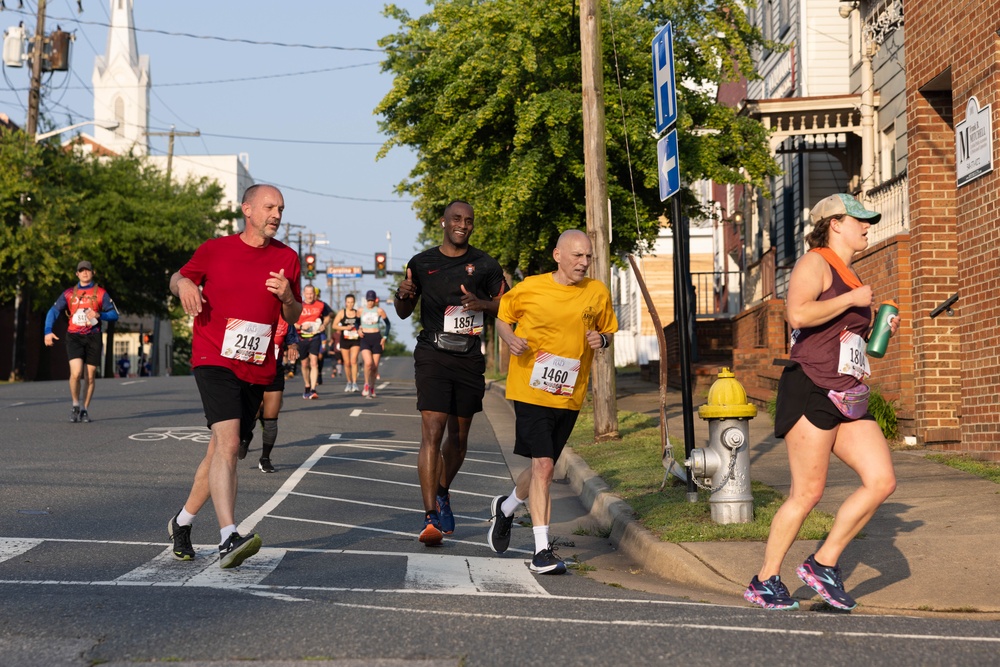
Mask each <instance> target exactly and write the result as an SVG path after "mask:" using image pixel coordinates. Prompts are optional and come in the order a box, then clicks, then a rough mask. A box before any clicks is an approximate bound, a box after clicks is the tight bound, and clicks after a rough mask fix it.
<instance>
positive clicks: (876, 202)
mask: <svg viewBox="0 0 1000 667" xmlns="http://www.w3.org/2000/svg"><path fill="white" fill-rule="evenodd" d="M865 205H866V206H867V207H869V208H871V209H872V210H875V211H878V212H879V213H881V214H882V219H881V220H880V221H879V223H878V224H877V225H872V226H871V227H870V228H869V229H868V245H869V246H873V245H875V244H876V243H879V242H881V241H885V240H886V239H891V238H892V237H893V236H896V235H897V234H904V233H907V232H909V231H910V198H909V194H908V191H907V179H906V172H905V171H904V172H903V173H902V174H900V175H898V176H896V177H894V178H891V179H889V180H888V181H886V182H884V183H881V184H879V185H878V186H877V187H874V188H872V189H871V190H869V191H868V196H867V200H866V201H865Z"/></svg>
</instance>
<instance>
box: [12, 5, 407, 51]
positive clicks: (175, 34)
mask: <svg viewBox="0 0 1000 667" xmlns="http://www.w3.org/2000/svg"><path fill="white" fill-rule="evenodd" d="M7 11H9V12H11V13H13V14H21V15H23V16H29V17H34V14H30V13H29V12H27V11H24V10H23V9H9V10H7ZM49 19H51V20H53V21H73V22H75V23H78V24H80V25H95V26H100V27H103V28H110V27H111V24H110V23H102V22H101V21H83V20H80V19H77V18H71V17H66V16H50V17H49ZM132 31H133V32H148V33H152V34H155V35H166V36H168V37H187V38H190V39H204V40H209V41H216V42H228V43H231V44H250V45H253V46H278V47H282V48H288V49H314V50H320V51H366V52H370V53H385V52H386V51H387V49H379V48H371V47H367V46H334V45H331V44H295V43H289V42H268V41H259V40H254V39H245V38H242V37H220V36H218V35H195V34H193V33H190V32H173V31H170V30H159V29H157V28H139V27H134V26H133V28H132Z"/></svg>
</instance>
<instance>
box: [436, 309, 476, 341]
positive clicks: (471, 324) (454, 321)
mask: <svg viewBox="0 0 1000 667" xmlns="http://www.w3.org/2000/svg"><path fill="white" fill-rule="evenodd" d="M444 331H445V333H456V334H463V335H465V336H480V335H482V333H483V313H482V311H475V310H466V309H465V306H448V307H447V308H445V309H444Z"/></svg>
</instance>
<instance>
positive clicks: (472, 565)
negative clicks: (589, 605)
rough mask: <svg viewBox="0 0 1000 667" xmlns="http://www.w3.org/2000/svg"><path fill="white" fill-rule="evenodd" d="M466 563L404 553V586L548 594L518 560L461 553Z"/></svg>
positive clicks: (460, 592) (456, 591) (462, 591)
mask: <svg viewBox="0 0 1000 667" xmlns="http://www.w3.org/2000/svg"><path fill="white" fill-rule="evenodd" d="M464 560H465V565H466V567H465V568H464V569H463V568H458V567H456V564H455V561H456V557H455V556H445V555H441V554H410V555H408V556H407V557H406V586H407V588H417V589H420V590H442V591H449V592H450V593H454V594H457V595H468V594H471V593H531V594H534V595H538V596H546V597H548V596H549V595H550V593H549V592H548V591H546V590H545V589H544V588H542V587H541V586H540V585H539V584H538V582H537V581H536V580H535V577H534V576H533V575H532V574H531V572H529V571H528V568H526V567H525V566H524V563H523V562H522V561H519V560H518V561H514V560H511V559H506V558H505V559H500V558H481V557H477V556H465V557H464Z"/></svg>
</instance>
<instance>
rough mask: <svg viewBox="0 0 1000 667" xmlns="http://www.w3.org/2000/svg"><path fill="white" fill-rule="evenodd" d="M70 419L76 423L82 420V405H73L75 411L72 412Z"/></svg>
mask: <svg viewBox="0 0 1000 667" xmlns="http://www.w3.org/2000/svg"><path fill="white" fill-rule="evenodd" d="M69 420H70V421H71V422H73V423H74V424H75V423H77V422H78V421H80V406H78V405H74V406H73V412H71V413H70V415H69Z"/></svg>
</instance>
